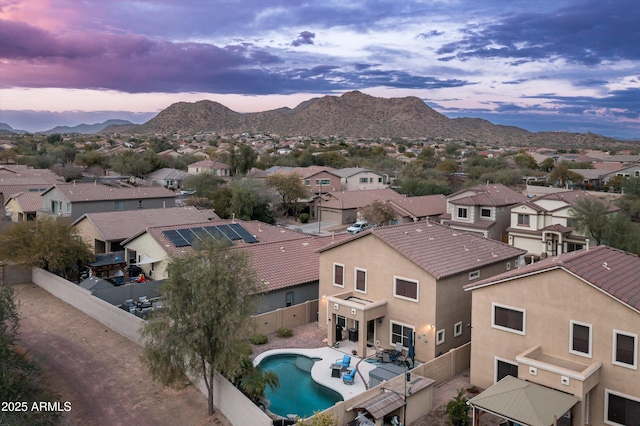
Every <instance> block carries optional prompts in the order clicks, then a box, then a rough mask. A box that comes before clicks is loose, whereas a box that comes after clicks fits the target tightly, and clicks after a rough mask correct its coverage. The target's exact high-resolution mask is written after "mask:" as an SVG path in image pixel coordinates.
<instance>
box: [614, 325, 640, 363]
mask: <svg viewBox="0 0 640 426" xmlns="http://www.w3.org/2000/svg"><path fill="white" fill-rule="evenodd" d="M612 348H613V354H612V358H611V362H612V363H613V364H615V365H619V366H621V367H627V368H632V369H634V370H637V369H638V335H637V334H633V333H627V332H626V331H620V330H613V345H612Z"/></svg>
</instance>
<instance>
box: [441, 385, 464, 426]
mask: <svg viewBox="0 0 640 426" xmlns="http://www.w3.org/2000/svg"><path fill="white" fill-rule="evenodd" d="M446 413H447V415H448V416H449V420H450V421H451V423H452V424H453V425H456V426H466V425H467V424H468V422H469V406H468V405H467V396H466V395H465V392H464V389H460V390H459V391H458V395H456V397H455V398H453V399H452V400H451V401H449V402H448V403H447V406H446Z"/></svg>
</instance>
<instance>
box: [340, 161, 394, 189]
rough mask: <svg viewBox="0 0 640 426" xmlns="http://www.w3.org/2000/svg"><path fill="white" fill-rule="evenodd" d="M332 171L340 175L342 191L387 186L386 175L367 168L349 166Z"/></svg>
mask: <svg viewBox="0 0 640 426" xmlns="http://www.w3.org/2000/svg"><path fill="white" fill-rule="evenodd" d="M333 173H334V174H336V175H338V176H340V189H341V190H342V191H358V190H369V189H383V188H386V187H387V186H388V182H387V181H388V180H389V179H388V176H385V175H381V174H379V173H376V172H374V171H372V170H369V169H363V168H360V167H349V168H346V169H338V170H334V171H333Z"/></svg>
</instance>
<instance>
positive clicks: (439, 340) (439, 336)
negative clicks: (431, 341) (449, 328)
mask: <svg viewBox="0 0 640 426" xmlns="http://www.w3.org/2000/svg"><path fill="white" fill-rule="evenodd" d="M444 334H445V333H444V329H442V330H438V331H437V332H436V345H441V344H443V343H444Z"/></svg>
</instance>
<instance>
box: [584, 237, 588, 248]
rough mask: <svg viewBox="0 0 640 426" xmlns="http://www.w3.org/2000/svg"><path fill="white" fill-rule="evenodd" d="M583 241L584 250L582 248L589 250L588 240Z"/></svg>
mask: <svg viewBox="0 0 640 426" xmlns="http://www.w3.org/2000/svg"><path fill="white" fill-rule="evenodd" d="M584 241H585V243H586V244H585V248H584V249H585V250H589V239H588V238H587V239H586V240H584Z"/></svg>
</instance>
